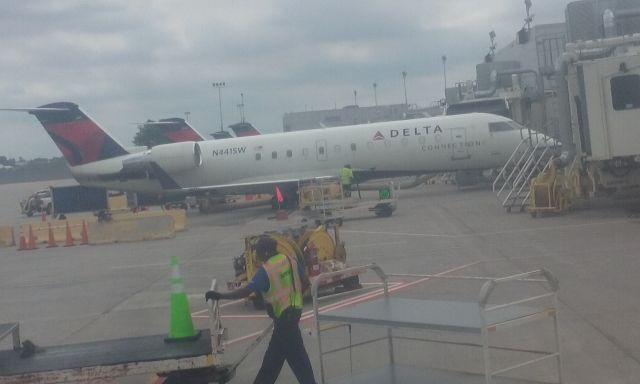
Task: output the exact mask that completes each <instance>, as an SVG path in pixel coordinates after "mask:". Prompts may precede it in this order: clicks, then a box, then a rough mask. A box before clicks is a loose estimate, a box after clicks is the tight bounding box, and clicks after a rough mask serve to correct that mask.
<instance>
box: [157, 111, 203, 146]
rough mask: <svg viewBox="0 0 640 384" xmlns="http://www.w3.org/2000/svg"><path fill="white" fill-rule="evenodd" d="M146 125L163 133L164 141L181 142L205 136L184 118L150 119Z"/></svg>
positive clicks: (197, 139)
mask: <svg viewBox="0 0 640 384" xmlns="http://www.w3.org/2000/svg"><path fill="white" fill-rule="evenodd" d="M144 125H145V127H150V128H151V129H157V130H158V132H160V133H161V135H162V137H163V139H164V140H166V141H165V142H164V143H161V144H169V143H180V142H183V141H203V140H205V138H204V137H202V135H201V134H200V133H198V131H196V130H195V129H194V128H193V127H192V126H191V124H189V123H188V122H187V121H185V120H184V119H181V118H178V117H172V118H170V119H161V120H158V121H148V122H146V123H145V124H144Z"/></svg>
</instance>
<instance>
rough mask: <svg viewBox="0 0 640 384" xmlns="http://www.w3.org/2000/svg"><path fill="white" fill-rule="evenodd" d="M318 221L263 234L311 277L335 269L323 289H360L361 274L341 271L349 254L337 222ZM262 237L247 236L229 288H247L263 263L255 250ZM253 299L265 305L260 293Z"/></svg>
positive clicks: (307, 294)
mask: <svg viewBox="0 0 640 384" xmlns="http://www.w3.org/2000/svg"><path fill="white" fill-rule="evenodd" d="M316 224H317V225H316V226H315V227H309V226H307V225H303V226H300V227H295V228H288V229H283V230H280V231H277V232H265V233H264V234H268V235H269V236H271V237H272V238H273V239H275V240H276V241H277V243H278V248H277V249H278V252H281V253H283V254H285V255H290V256H295V257H296V259H297V261H298V263H301V264H302V265H304V268H305V270H306V272H307V276H308V277H309V278H310V279H312V278H313V277H314V276H317V275H319V274H320V273H325V272H335V273H336V275H335V278H334V279H331V280H326V281H325V283H324V284H323V289H330V288H342V289H344V290H351V289H357V288H360V283H359V278H358V274H356V273H351V272H345V273H341V272H340V271H342V270H345V269H347V263H346V261H347V255H346V251H345V247H344V242H343V241H341V240H340V233H339V229H338V227H339V225H338V223H337V221H336V220H327V221H324V222H322V221H320V222H317V223H316ZM331 232H333V234H332V233H331ZM259 237H260V236H259V235H251V236H247V237H246V238H245V250H244V252H243V253H242V255H240V256H239V257H236V258H235V259H234V260H233V268H234V270H235V276H236V277H235V280H233V281H230V282H228V283H227V287H228V288H229V289H230V290H234V289H238V288H242V287H244V286H245V285H246V284H247V283H248V282H249V281H250V280H251V279H252V278H253V276H254V275H255V274H256V271H257V270H258V268H259V267H260V266H261V265H262V263H261V262H260V261H259V260H258V259H257V257H256V253H255V245H256V242H257V241H258V239H259ZM305 296H307V297H309V291H308V290H307V292H305ZM250 300H251V301H252V302H253V304H254V306H255V307H256V308H258V309H262V308H263V306H264V301H263V299H262V297H261V296H260V295H252V296H250Z"/></svg>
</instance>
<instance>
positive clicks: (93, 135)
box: [29, 102, 128, 166]
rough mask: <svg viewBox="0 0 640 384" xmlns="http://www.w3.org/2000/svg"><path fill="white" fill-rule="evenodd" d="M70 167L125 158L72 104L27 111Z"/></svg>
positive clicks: (103, 133)
mask: <svg viewBox="0 0 640 384" xmlns="http://www.w3.org/2000/svg"><path fill="white" fill-rule="evenodd" d="M29 113H31V114H32V115H35V116H36V118H37V119H38V120H39V121H40V123H41V124H42V125H43V126H44V128H45V129H46V131H47V133H48V134H49V136H51V138H52V139H53V141H54V142H55V143H56V145H57V146H58V148H59V149H60V151H61V152H62V154H63V155H64V157H65V159H67V162H68V163H69V165H71V166H76V165H82V164H87V163H91V162H94V161H98V160H104V159H109V158H113V157H117V156H122V155H126V154H128V152H127V151H126V150H125V149H124V148H123V147H122V146H121V145H120V144H118V143H117V142H116V141H115V140H114V139H112V138H111V137H110V136H108V135H107V134H106V133H105V132H104V131H103V130H102V129H100V127H98V125H97V124H96V123H94V122H93V121H92V120H91V119H89V117H88V116H87V115H86V114H84V112H82V111H81V110H80V109H79V108H78V106H77V105H76V104H73V103H67V102H62V103H52V104H47V105H43V106H41V107H39V108H35V109H33V110H30V111H29Z"/></svg>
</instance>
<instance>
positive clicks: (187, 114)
mask: <svg viewBox="0 0 640 384" xmlns="http://www.w3.org/2000/svg"><path fill="white" fill-rule="evenodd" d="M190 114H191V112H188V111H187V112H185V113H184V119H185V121H186V122H187V123H188V122H189V115H190Z"/></svg>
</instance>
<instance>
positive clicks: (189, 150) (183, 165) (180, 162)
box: [151, 141, 202, 173]
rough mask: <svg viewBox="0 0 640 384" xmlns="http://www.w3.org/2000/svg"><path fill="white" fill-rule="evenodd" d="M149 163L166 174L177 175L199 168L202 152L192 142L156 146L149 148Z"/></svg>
mask: <svg viewBox="0 0 640 384" xmlns="http://www.w3.org/2000/svg"><path fill="white" fill-rule="evenodd" d="M151 161H153V162H154V163H156V164H158V165H159V166H160V168H162V169H163V170H164V171H166V172H168V173H178V172H183V171H188V170H191V169H194V168H197V167H199V166H201V165H202V152H201V150H200V145H198V143H196V142H194V141H186V142H182V143H173V144H163V145H157V146H155V147H153V148H151Z"/></svg>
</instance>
